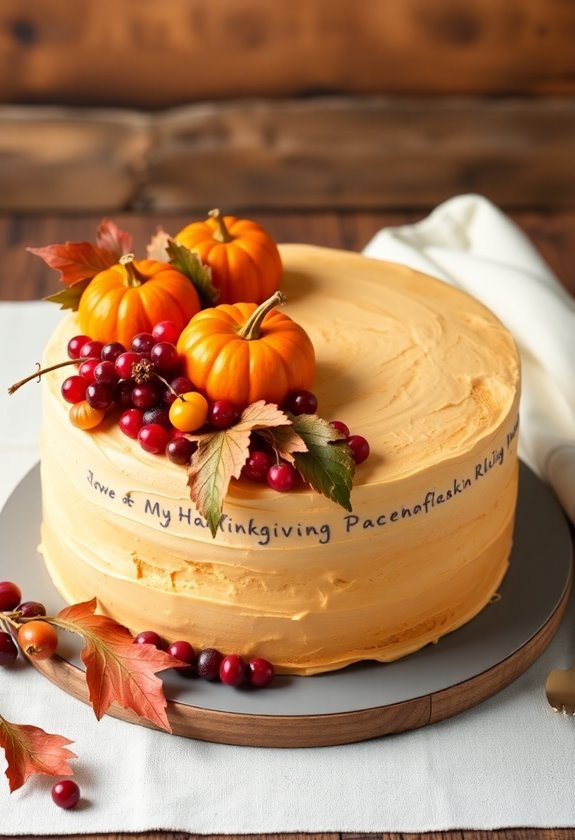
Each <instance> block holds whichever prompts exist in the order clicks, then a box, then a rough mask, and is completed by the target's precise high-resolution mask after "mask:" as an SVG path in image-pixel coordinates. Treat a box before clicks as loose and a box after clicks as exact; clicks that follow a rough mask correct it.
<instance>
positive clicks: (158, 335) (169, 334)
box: [152, 321, 180, 344]
mask: <svg viewBox="0 0 575 840" xmlns="http://www.w3.org/2000/svg"><path fill="white" fill-rule="evenodd" d="M152 335H153V336H154V338H155V339H156V341H170V342H171V343H172V344H176V343H177V341H178V338H179V337H180V330H179V329H178V327H177V326H176V324H175V323H174V322H173V321H160V322H159V323H157V324H156V325H155V327H154V329H153V330H152Z"/></svg>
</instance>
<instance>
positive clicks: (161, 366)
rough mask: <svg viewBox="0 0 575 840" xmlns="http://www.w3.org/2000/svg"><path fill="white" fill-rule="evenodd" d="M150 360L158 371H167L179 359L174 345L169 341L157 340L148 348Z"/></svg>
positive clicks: (173, 366) (174, 365) (171, 368)
mask: <svg viewBox="0 0 575 840" xmlns="http://www.w3.org/2000/svg"><path fill="white" fill-rule="evenodd" d="M150 361H151V362H152V364H153V365H154V367H155V368H157V369H158V370H159V371H160V373H169V372H170V371H171V370H173V369H174V368H175V367H176V365H177V364H178V362H179V361H180V357H179V355H178V351H177V350H176V345H175V344H172V343H171V342H170V341H159V342H158V343H157V344H154V346H153V347H152V349H151V350H150Z"/></svg>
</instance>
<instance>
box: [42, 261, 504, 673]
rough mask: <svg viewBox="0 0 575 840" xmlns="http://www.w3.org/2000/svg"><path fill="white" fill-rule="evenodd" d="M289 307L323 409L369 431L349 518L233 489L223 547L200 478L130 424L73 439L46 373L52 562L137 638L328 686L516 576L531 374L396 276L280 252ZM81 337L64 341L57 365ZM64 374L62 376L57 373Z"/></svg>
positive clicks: (45, 459)
mask: <svg viewBox="0 0 575 840" xmlns="http://www.w3.org/2000/svg"><path fill="white" fill-rule="evenodd" d="M280 250H281V254H282V259H283V262H284V266H285V276H284V279H283V283H282V291H283V292H284V293H285V295H286V298H287V305H286V307H285V312H286V313H287V314H288V315H290V316H291V317H292V318H293V319H294V320H295V321H297V322H298V323H299V324H301V325H302V326H303V327H304V329H305V330H306V331H307V332H308V334H309V336H310V338H311V339H312V342H313V344H314V346H315V350H316V356H317V371H316V379H315V383H314V388H313V389H314V392H315V393H316V394H317V396H318V400H319V408H318V413H319V414H320V415H321V416H322V417H324V418H325V419H328V420H330V419H339V420H342V421H344V422H345V423H346V424H347V425H348V426H349V427H350V428H351V430H352V431H353V432H354V433H357V434H361V435H363V436H365V437H366V438H367V439H368V441H369V443H370V446H371V455H370V457H369V459H368V460H367V461H366V462H364V463H363V464H360V465H358V467H357V469H356V474H355V479H354V487H353V490H352V494H351V501H352V508H353V509H352V511H346V510H344V509H342V508H341V507H339V506H338V505H336V504H335V503H333V502H331V501H329V500H328V499H326V498H324V497H323V496H322V495H319V494H318V493H316V492H315V491H313V490H311V489H309V490H307V489H301V490H298V491H297V492H291V493H278V492H275V491H274V490H272V489H270V488H268V487H267V486H262V485H259V484H256V483H254V482H250V481H249V480H240V481H237V482H232V486H231V488H230V492H229V494H228V496H227V497H226V499H225V503H224V509H223V516H222V518H221V521H220V524H219V528H218V531H217V534H216V536H215V538H212V535H211V533H210V530H209V528H208V527H207V526H206V523H205V521H204V520H203V518H202V517H201V516H200V515H199V514H198V513H197V511H196V509H195V507H194V505H193V503H192V502H191V501H190V497H189V489H188V487H187V475H186V470H185V469H184V468H183V467H178V466H176V465H174V464H172V463H170V462H169V461H168V460H167V459H166V458H165V457H163V456H156V455H151V454H148V453H146V452H144V451H143V450H142V449H141V448H140V447H139V445H138V444H137V442H135V441H132V440H130V439H129V438H127V437H126V436H125V435H124V434H123V433H122V432H121V430H120V429H119V427H118V426H117V424H113V423H109V424H107V425H104V426H101V427H99V428H98V429H97V430H95V431H93V432H85V431H80V430H78V429H76V428H74V427H72V425H71V424H70V422H69V420H68V417H67V413H68V406H67V405H66V403H65V402H64V401H63V400H62V398H61V395H60V385H61V382H62V379H63V378H64V377H65V376H67V375H68V374H69V369H64V371H63V372H60V371H59V372H57V373H54V374H49V375H47V376H45V377H43V380H42V381H43V411H44V419H43V435H42V491H43V524H42V552H43V554H44V557H45V561H46V564H47V567H48V570H49V573H50V575H51V576H52V579H53V581H54V583H55V585H56V587H57V588H58V590H59V591H60V592H61V593H62V594H63V596H64V597H65V598H66V599H67V600H68V601H69V602H78V601H83V600H88V599H90V598H93V597H97V599H98V602H99V605H100V609H101V610H102V611H103V612H105V613H107V614H109V615H111V616H112V617H113V618H115V619H117V620H118V621H120V622H121V623H123V624H125V625H126V626H128V627H129V628H130V629H131V630H133V631H139V630H142V629H155V630H157V631H158V632H159V633H160V634H161V635H163V636H165V637H166V638H168V639H170V640H175V639H188V640H189V641H191V642H192V644H193V645H194V646H195V647H197V648H202V647H216V648H219V649H221V650H222V651H224V652H228V653H231V652H234V653H240V654H243V655H245V656H250V655H259V656H263V657H265V658H267V659H269V660H270V661H271V662H273V664H274V665H275V667H276V669H277V670H278V671H279V672H287V673H293V674H314V673H317V672H321V671H328V670H333V669H337V668H341V667H343V666H345V665H347V664H349V663H352V662H356V661H358V660H379V661H389V660H393V659H396V658H399V657H402V656H404V655H406V654H409V653H410V652H412V651H415V650H417V649H418V648H421V647H422V646H423V645H426V644H428V643H430V642H437V640H438V639H439V638H440V637H441V636H443V635H444V634H445V633H448V632H450V631H452V630H455V629H456V628H457V627H459V626H461V625H462V624H464V623H465V622H467V621H469V620H470V619H471V618H472V617H473V616H474V615H476V613H478V612H479V611H480V610H481V609H483V607H485V605H486V604H488V602H489V601H490V599H491V598H492V597H493V596H494V594H495V593H496V592H497V589H498V587H499V585H500V582H501V580H502V578H503V576H504V574H505V571H506V569H507V566H508V561H509V554H510V550H511V543H512V535H513V525H514V513H515V503H516V495H517V473H518V470H517V466H518V464H517V453H516V446H517V434H516V432H517V425H518V400H519V361H518V355H517V351H516V348H515V346H514V343H513V340H512V338H511V336H510V334H509V332H508V331H507V330H506V329H505V328H504V327H503V326H502V325H501V323H500V322H499V321H498V320H497V319H496V318H495V316H494V315H493V314H492V313H491V312H490V311H489V310H487V309H486V308H485V307H484V306H483V305H481V304H480V303H478V302H477V301H476V300H474V299H473V298H471V297H469V296H468V295H466V294H464V293H463V292H461V291H459V290H457V289H454V288H452V287H450V286H448V285H446V284H444V283H442V282H440V281H438V280H435V279H432V278H430V277H427V276H425V275H423V274H420V273H418V272H415V271H412V270H410V269H407V268H405V267H402V266H398V265H395V264H390V263H385V262H380V261H376V260H370V259H367V258H364V257H361V256H359V255H357V254H351V253H348V252H343V251H334V250H329V249H325V248H317V247H312V246H307V245H284V246H282V247H281V249H280ZM78 332H80V330H79V328H78V324H77V321H76V319H75V316H74V315H69V316H67V317H66V318H65V319H64V320H63V321H62V323H61V325H60V326H59V327H58V329H57V330H56V332H55V333H54V335H53V337H52V339H51V341H50V343H49V345H48V347H47V349H46V355H45V359H44V363H45V365H48V364H53V363H55V362H57V361H61V360H63V359H64V358H65V355H66V352H65V351H66V344H67V341H68V339H69V338H70V337H71V336H72V335H74V334H76V333H78ZM60 374H61V375H60Z"/></svg>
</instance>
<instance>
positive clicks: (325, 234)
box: [0, 210, 575, 840]
mask: <svg viewBox="0 0 575 840" xmlns="http://www.w3.org/2000/svg"><path fill="white" fill-rule="evenodd" d="M424 215H425V213H424V212H421V211H418V212H405V211H402V212H389V211H383V210H382V211H377V212H376V211H358V212H354V211H345V212H343V211H341V212H330V211H326V212H318V211H313V212H289V213H284V212H281V213H280V212H269V211H266V212H262V213H258V212H254V211H251V212H250V214H249V217H250V218H253V219H255V220H257V221H258V222H260V223H261V224H263V225H264V226H265V227H266V228H267V229H268V230H269V232H270V233H271V234H272V235H273V236H274V237H275V238H276V240H277V241H279V242H305V243H310V244H314V245H324V246H329V247H334V248H345V249H349V250H356V251H358V250H361V249H362V248H363V246H364V245H365V244H366V243H367V242H368V240H369V239H370V238H371V237H372V236H373V234H374V233H376V231H378V230H379V229H380V228H381V227H383V226H386V225H398V224H404V223H409V222H413V221H415V220H417V219H419V218H421V217H422V216H424ZM510 215H511V217H512V218H513V219H514V220H515V221H516V222H517V223H518V225H519V226H520V227H521V228H522V229H523V230H524V231H525V233H526V234H527V235H528V236H529V237H530V239H531V241H532V242H533V243H534V244H535V245H536V246H537V248H538V249H539V251H540V252H541V253H542V255H543V256H544V258H545V259H546V260H547V262H548V263H549V265H550V266H551V268H552V269H553V270H554V271H555V272H556V274H557V276H558V277H559V279H560V280H561V282H562V283H563V284H564V285H565V286H566V288H568V289H569V290H570V291H571V293H572V294H574V295H575V213H574V212H545V213H543V212H536V211H521V212H513V213H511V214H510ZM99 220H100V216H99V215H98V216H80V217H78V216H75V217H66V216H58V217H55V216H18V217H16V216H14V217H13V216H4V217H0V252H1V258H2V259H1V265H2V270H1V272H0V299H1V300H34V299H37V298H41V297H43V296H45V295H47V294H51V293H53V292H54V291H56V290H57V287H58V282H57V275H56V274H55V272H53V271H52V270H51V269H49V268H48V267H47V266H46V265H45V264H44V263H43V262H42V261H41V260H39V259H38V258H37V257H34V256H32V255H30V254H28V253H27V252H26V251H25V248H26V246H41V245H47V244H50V243H53V242H64V241H66V240H90V241H91V240H93V238H94V235H95V230H96V226H97V224H98V222H99ZM114 221H115V222H116V223H117V224H119V225H120V226H121V227H124V228H125V229H127V230H130V231H131V232H132V233H133V234H134V237H135V249H136V252H137V253H142V254H143V251H144V248H145V245H146V242H147V241H148V239H149V237H150V236H151V235H152V234H153V232H154V231H155V229H156V227H157V226H158V225H162V226H163V227H164V229H165V230H167V231H168V232H171V233H175V232H177V231H178V230H179V229H180V228H181V227H182V226H183V225H184V224H185V223H186V222H187V221H189V219H188V218H187V217H185V216H181V215H178V216H166V215H163V216H162V217H159V216H156V215H115V216H114ZM47 305H48V304H47ZM39 828H41V815H39ZM0 831H1V826H0ZM81 836H82V838H84V840H96V838H99V840H103V838H104V837H106V840H127V838H128V837H130V838H133V840H186V838H194V840H195V838H198V840H200V837H201V836H200V835H192V834H183V833H182V832H169V831H166V832H157V831H153V832H146V833H142V834H130V835H127V834H110V835H101V834H99V835H81ZM79 837H80V836H79V835H78V836H77V840H79ZM251 837H252V836H250V835H248V836H247V840H250V838H251ZM310 837H311V840H364V838H376V840H535V839H536V838H538V840H539V839H540V840H570V839H571V838H573V839H574V840H575V827H574V828H566V829H546V830H542V829H531V828H528V827H519V828H514V829H504V830H499V831H465V830H461V831H447V832H433V833H427V834H406V833H392V834H390V833H386V834H381V833H377V834H365V835H362V834H346V833H325V834H314V835H308V834H301V835H297V834H280V835H273V834H269V835H267V834H266V835H257V840H272V838H274V840H279V838H281V840H294V838H298V840H307V838H310ZM71 838H72V840H74V837H73V836H71ZM0 840H6V838H4V837H3V835H0ZM210 840H215V835H214V836H212V837H211V838H210ZM218 840H219V838H218Z"/></svg>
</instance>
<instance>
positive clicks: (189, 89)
mask: <svg viewBox="0 0 575 840" xmlns="http://www.w3.org/2000/svg"><path fill="white" fill-rule="evenodd" d="M45 11H46V4H45V0H27V2H26V3H22V1H21V0H4V2H3V3H2V4H1V6H0V33H1V36H0V101H4V102H12V103H25V104H28V103H34V102H35V103H43V104H48V103H51V104H54V103H60V104H61V103H64V104H73V105H80V106H83V105H119V106H130V107H132V106H137V107H142V108H162V107H169V106H172V105H178V104H183V103H187V102H194V101H199V100H207V99H218V98H231V97H246V96H248V97H251V96H266V97H267V96H279V97H286V96H289V97H293V96H302V95H309V94H310V93H314V92H318V91H322V92H329V93H352V94H358V93H359V94H360V93H386V94H387V93H392V94H393V93H400V94H404V93H406V94H410V95H411V94H422V93H423V94H429V93H431V94H437V93H451V94H453V93H476V94H497V95H501V94H509V93H516V94H542V93H544V94H552V93H555V94H566V93H570V94H572V93H574V92H575V72H574V71H575V53H574V51H573V47H572V44H573V36H574V33H575V7H574V5H573V3H572V2H570V0H505V2H504V3H501V2H495V0H466V2H465V3H461V2H457V0H434V2H433V3H430V2H429V0H402V2H400V3H397V2H386V3H382V2H379V0H365V2H362V3H359V4H358V3H349V2H348V0H290V2H289V3H270V2H269V0H242V3H237V2H236V0H218V2H217V3H210V4H208V3H205V2H203V0H166V2H163V3H156V2H153V0H146V2H142V0H120V2H118V0H85V2H82V3H70V2H69V0H51V2H50V14H49V15H46V13H45Z"/></svg>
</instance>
